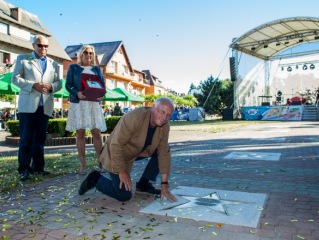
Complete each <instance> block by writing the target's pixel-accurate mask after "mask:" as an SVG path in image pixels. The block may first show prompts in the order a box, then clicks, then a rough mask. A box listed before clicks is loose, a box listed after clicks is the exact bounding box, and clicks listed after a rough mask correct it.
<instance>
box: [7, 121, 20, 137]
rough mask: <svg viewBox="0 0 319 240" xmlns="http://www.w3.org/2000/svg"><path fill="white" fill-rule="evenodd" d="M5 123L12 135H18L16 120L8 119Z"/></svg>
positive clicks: (17, 122)
mask: <svg viewBox="0 0 319 240" xmlns="http://www.w3.org/2000/svg"><path fill="white" fill-rule="evenodd" d="M6 124H7V127H8V131H9V132H10V133H11V135H12V136H13V137H17V136H20V132H19V121H18V120H9V121H8V122H7V123H6Z"/></svg>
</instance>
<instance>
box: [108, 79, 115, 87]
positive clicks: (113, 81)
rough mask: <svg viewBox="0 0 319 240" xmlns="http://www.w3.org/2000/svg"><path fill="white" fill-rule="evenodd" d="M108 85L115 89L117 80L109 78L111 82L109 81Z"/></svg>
mask: <svg viewBox="0 0 319 240" xmlns="http://www.w3.org/2000/svg"><path fill="white" fill-rule="evenodd" d="M108 83H109V84H108V87H109V88H110V89H113V88H116V81H115V80H114V79H109V82H108Z"/></svg>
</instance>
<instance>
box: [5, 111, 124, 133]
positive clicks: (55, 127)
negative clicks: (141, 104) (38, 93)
mask: <svg viewBox="0 0 319 240" xmlns="http://www.w3.org/2000/svg"><path fill="white" fill-rule="evenodd" d="M120 118H121V117H119V116H112V117H106V118H104V119H105V123H106V126H107V130H106V133H111V132H112V131H113V129H114V128H115V126H116V124H117V123H118V121H119V120H120ZM66 122H67V119H66V118H56V119H49V122H48V133H49V134H59V136H60V137H72V136H75V131H74V132H69V131H66V130H65V127H66ZM7 126H8V131H9V132H10V133H11V136H13V137H18V136H20V132H19V121H18V120H10V121H8V122H7Z"/></svg>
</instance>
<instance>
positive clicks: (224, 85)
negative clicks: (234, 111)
mask: <svg viewBox="0 0 319 240" xmlns="http://www.w3.org/2000/svg"><path fill="white" fill-rule="evenodd" d="M199 89H200V90H201V93H194V96H195V97H196V98H197V100H198V104H199V105H200V106H202V107H203V108H204V110H205V112H207V113H208V114H217V115H220V116H221V115H222V112H223V110H224V109H226V108H230V107H231V105H232V103H233V83H232V81H231V80H230V79H226V80H219V79H214V78H213V77H212V76H210V77H209V78H208V79H207V80H206V81H201V82H200V85H199Z"/></svg>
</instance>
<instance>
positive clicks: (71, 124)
mask: <svg viewBox="0 0 319 240" xmlns="http://www.w3.org/2000/svg"><path fill="white" fill-rule="evenodd" d="M81 67H82V68H84V70H83V73H89V74H95V73H94V72H93V71H92V67H91V66H81ZM93 128H97V129H99V130H100V131H101V132H105V131H106V129H107V128H106V124H105V120H104V115H103V110H102V107H101V105H100V104H99V102H90V101H82V100H80V102H79V103H72V102H70V107H69V111H68V120H67V124H66V127H65V129H66V130H67V131H70V132H71V131H74V130H79V129H86V130H92V129H93Z"/></svg>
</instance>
